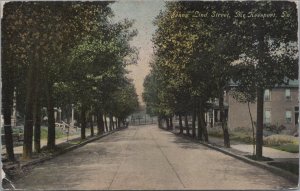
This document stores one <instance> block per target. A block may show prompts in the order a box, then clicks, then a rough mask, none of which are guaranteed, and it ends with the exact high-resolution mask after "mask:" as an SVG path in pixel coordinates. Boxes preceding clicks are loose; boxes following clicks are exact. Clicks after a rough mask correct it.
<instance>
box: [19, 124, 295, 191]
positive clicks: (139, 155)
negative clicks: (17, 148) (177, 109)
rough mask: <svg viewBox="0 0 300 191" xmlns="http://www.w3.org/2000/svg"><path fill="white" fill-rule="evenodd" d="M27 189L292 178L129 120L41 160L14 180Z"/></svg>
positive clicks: (233, 185)
mask: <svg viewBox="0 0 300 191" xmlns="http://www.w3.org/2000/svg"><path fill="white" fill-rule="evenodd" d="M15 186H16V188H24V189H28V190H33V189H51V190H57V189H87V190H93V189H97V190H98V189H105V190H108V189H112V190H114V189H125V190H126V189H180V190H182V189H264V190H265V189H280V188H290V187H295V186H296V185H294V184H293V183H292V182H289V181H288V180H286V179H284V178H282V177H280V176H277V175H275V174H273V173H271V172H269V171H267V170H264V169H261V168H258V167H256V166H253V165H250V164H247V163H245V162H242V161H240V160H238V159H235V158H232V157H230V156H227V155H225V154H223V153H220V152H218V151H215V150H213V149H210V148H207V147H205V146H203V145H201V144H198V143H193V142H191V141H189V140H186V139H184V138H181V137H178V136H175V135H174V134H172V133H170V132H167V131H164V130H161V129H159V128H157V126H156V125H145V126H134V127H129V128H128V129H125V130H121V131H117V132H116V133H113V134H112V135H109V136H107V137H104V138H102V139H99V140H98V141H95V142H92V143H89V144H87V145H85V146H83V147H81V148H78V149H76V150H73V151H71V152H68V153H67V154H63V155H61V156H58V157H56V158H54V159H52V160H49V161H47V162H44V163H42V164H40V165H38V166H36V167H35V168H33V169H32V170H31V172H29V174H28V175H26V176H25V177H23V178H22V179H19V180H18V181H17V182H16V183H15Z"/></svg>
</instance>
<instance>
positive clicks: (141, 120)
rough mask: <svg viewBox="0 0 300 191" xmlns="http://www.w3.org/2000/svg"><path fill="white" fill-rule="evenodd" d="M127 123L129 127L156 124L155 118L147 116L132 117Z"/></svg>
mask: <svg viewBox="0 0 300 191" xmlns="http://www.w3.org/2000/svg"><path fill="white" fill-rule="evenodd" d="M127 121H128V122H129V125H150V124H156V123H157V117H156V116H153V117H152V116H149V115H132V116H130V117H129V118H128V119H127Z"/></svg>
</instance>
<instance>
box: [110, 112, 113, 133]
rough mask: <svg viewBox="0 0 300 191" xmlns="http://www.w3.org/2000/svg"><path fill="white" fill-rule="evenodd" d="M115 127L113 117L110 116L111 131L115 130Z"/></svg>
mask: <svg viewBox="0 0 300 191" xmlns="http://www.w3.org/2000/svg"><path fill="white" fill-rule="evenodd" d="M113 125H114V121H113V116H112V115H109V130H110V131H112V130H113Z"/></svg>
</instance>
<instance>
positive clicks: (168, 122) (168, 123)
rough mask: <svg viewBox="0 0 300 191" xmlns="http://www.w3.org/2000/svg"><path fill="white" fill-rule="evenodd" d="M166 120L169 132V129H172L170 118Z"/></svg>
mask: <svg viewBox="0 0 300 191" xmlns="http://www.w3.org/2000/svg"><path fill="white" fill-rule="evenodd" d="M165 120H166V124H167V130H169V129H170V121H169V118H168V117H166V118H165Z"/></svg>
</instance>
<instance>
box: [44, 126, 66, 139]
mask: <svg viewBox="0 0 300 191" xmlns="http://www.w3.org/2000/svg"><path fill="white" fill-rule="evenodd" d="M66 136H67V134H64V133H63V131H62V130H61V129H58V128H55V138H56V139H58V138H62V137H66ZM47 137H48V128H47V127H41V139H47Z"/></svg>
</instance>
